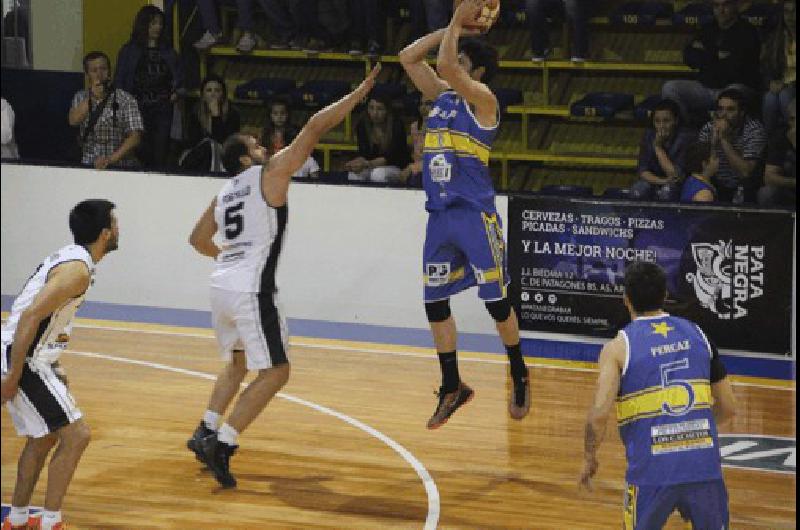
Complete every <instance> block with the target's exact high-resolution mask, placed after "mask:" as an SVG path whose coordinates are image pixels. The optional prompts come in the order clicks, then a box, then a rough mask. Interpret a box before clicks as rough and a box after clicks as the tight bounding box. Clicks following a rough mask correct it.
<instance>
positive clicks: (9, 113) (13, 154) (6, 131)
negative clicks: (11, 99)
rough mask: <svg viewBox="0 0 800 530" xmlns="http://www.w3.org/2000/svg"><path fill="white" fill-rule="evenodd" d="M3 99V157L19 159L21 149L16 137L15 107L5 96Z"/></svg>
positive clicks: (0, 99) (1, 99)
mask: <svg viewBox="0 0 800 530" xmlns="http://www.w3.org/2000/svg"><path fill="white" fill-rule="evenodd" d="M0 101H2V113H3V117H2V126H3V133H2V140H3V155H2V157H3V159H7V158H10V159H17V158H19V151H18V150H17V142H16V140H15V139H14V109H12V108H11V105H9V104H8V101H6V100H5V98H0Z"/></svg>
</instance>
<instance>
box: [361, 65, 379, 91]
mask: <svg viewBox="0 0 800 530" xmlns="http://www.w3.org/2000/svg"><path fill="white" fill-rule="evenodd" d="M380 72H381V63H376V64H375V66H374V67H373V68H372V71H371V72H370V73H369V74H367V77H365V78H364V80H363V81H361V84H360V85H358V88H357V89H356V92H358V93H359V94H360V95H361V96H362V97H364V96H366V95H367V94H369V91H370V90H372V87H374V86H375V80H376V79H377V78H378V74H379V73H380Z"/></svg>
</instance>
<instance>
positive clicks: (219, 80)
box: [200, 74, 228, 100]
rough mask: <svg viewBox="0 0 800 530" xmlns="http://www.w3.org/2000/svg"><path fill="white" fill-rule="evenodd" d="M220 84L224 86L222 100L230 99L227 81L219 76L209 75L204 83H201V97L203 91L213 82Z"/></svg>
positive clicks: (204, 79)
mask: <svg viewBox="0 0 800 530" xmlns="http://www.w3.org/2000/svg"><path fill="white" fill-rule="evenodd" d="M212 81H213V82H216V83H219V84H220V85H221V86H222V99H225V100H227V99H228V87H227V86H225V80H224V79H223V78H222V77H220V76H218V75H217V74H208V75H207V76H205V77H204V78H203V81H201V82H200V95H201V96H202V95H203V89H205V88H206V85H207V84H209V83H211V82H212Z"/></svg>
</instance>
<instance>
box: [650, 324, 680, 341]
mask: <svg viewBox="0 0 800 530" xmlns="http://www.w3.org/2000/svg"><path fill="white" fill-rule="evenodd" d="M650 325H651V326H653V334H656V333H658V334H659V335H662V336H663V337H664V338H665V339H666V338H667V335H668V334H669V332H670V331H672V330H674V329H675V328H671V327H669V324H667V323H666V322H659V323H658V324H653V323H651V324H650Z"/></svg>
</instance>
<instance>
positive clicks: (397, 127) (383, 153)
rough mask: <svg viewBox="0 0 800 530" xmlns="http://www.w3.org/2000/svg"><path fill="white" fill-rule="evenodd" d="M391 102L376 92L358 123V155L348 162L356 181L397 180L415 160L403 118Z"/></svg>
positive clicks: (368, 101) (368, 100)
mask: <svg viewBox="0 0 800 530" xmlns="http://www.w3.org/2000/svg"><path fill="white" fill-rule="evenodd" d="M391 108H392V107H391V104H390V102H389V101H388V100H387V99H386V98H384V97H382V96H376V95H372V96H370V97H369V98H368V99H367V110H366V112H365V113H364V115H363V116H362V119H361V120H360V121H359V122H358V125H357V126H356V136H357V137H358V156H357V157H356V158H354V159H353V160H351V161H349V162H347V163H346V164H345V169H346V170H347V171H349V172H350V173H349V174H348V179H349V180H353V181H367V182H383V183H396V182H400V181H401V173H402V168H404V167H406V166H407V165H408V163H409V162H411V157H410V156H409V152H408V140H407V136H406V129H405V127H404V126H403V121H402V120H401V119H400V118H398V117H397V116H395V115H394V114H393V113H392V111H391Z"/></svg>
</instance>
